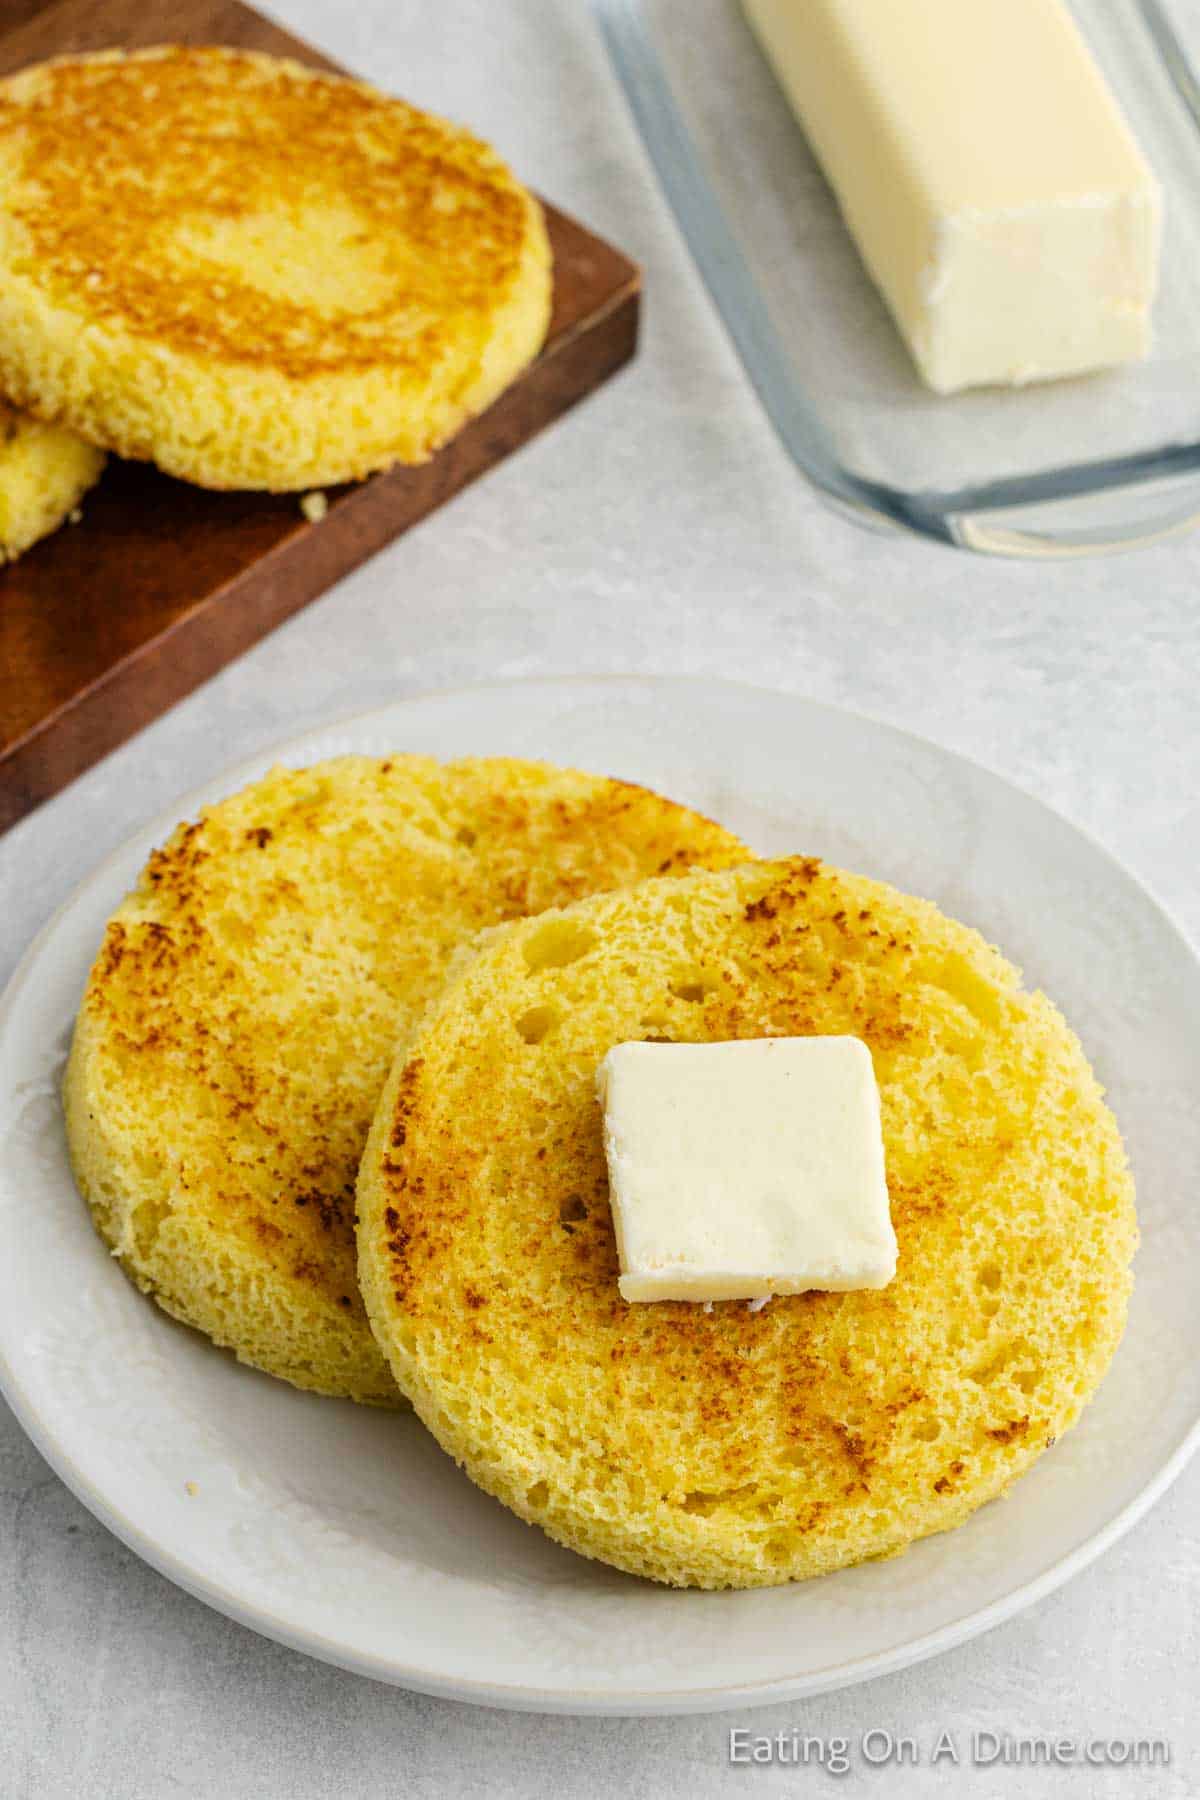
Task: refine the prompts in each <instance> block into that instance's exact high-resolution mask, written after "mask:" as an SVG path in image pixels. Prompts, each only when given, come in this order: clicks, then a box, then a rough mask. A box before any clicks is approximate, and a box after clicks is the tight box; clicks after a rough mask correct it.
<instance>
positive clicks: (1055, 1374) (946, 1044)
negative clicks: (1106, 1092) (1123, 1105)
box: [358, 859, 1137, 1588]
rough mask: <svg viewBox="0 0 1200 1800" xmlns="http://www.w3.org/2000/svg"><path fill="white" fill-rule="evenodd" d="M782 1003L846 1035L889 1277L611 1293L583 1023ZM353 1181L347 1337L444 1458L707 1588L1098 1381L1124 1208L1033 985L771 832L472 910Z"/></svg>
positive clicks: (726, 1015)
mask: <svg viewBox="0 0 1200 1800" xmlns="http://www.w3.org/2000/svg"><path fill="white" fill-rule="evenodd" d="M813 1033H815V1034H822V1035H824V1034H842V1033H850V1034H853V1035H856V1036H858V1037H861V1038H863V1039H864V1040H865V1041H866V1043H867V1044H868V1045H869V1047H870V1050H871V1053H872V1056H873V1058H874V1064H875V1071H876V1076H877V1079H878V1082H879V1086H880V1091H881V1099H882V1112H883V1130H884V1142H885V1149H886V1157H887V1172H888V1184H889V1190H890V1194H891V1208H892V1216H893V1221H894V1223H895V1227H896V1233H897V1237H898V1240H899V1248H900V1256H899V1269H898V1273H897V1275H896V1277H895V1279H894V1280H893V1282H892V1283H891V1284H890V1285H889V1286H888V1287H887V1288H884V1289H882V1290H873V1291H860V1292H855V1293H845V1294H827V1293H809V1294H801V1295H796V1296H791V1297H787V1298H778V1297H777V1298H775V1299H773V1300H772V1301H771V1302H770V1303H769V1304H768V1305H767V1306H766V1307H765V1308H764V1309H763V1310H761V1311H759V1312H752V1311H751V1310H750V1309H749V1308H748V1306H747V1305H746V1303H745V1302H743V1301H725V1302H721V1303H717V1304H715V1305H714V1306H713V1307H712V1310H711V1311H706V1310H705V1309H704V1308H703V1307H701V1306H699V1305H696V1304H687V1303H681V1302H675V1301H659V1302H651V1303H635V1304H629V1303H627V1302H626V1301H624V1300H622V1299H621V1297H620V1295H619V1293H618V1291H617V1274H618V1265H617V1253H616V1248H615V1244H614V1237H613V1226H612V1218H611V1210H610V1205H609V1198H608V1182H607V1177H606V1170H605V1159H604V1151H603V1145H602V1135H601V1114H600V1108H599V1105H598V1102H597V1099H596V1094H595V1088H594V1078H595V1073H596V1068H597V1065H598V1064H599V1062H600V1060H601V1058H602V1057H603V1055H604V1054H605V1052H606V1051H607V1050H609V1049H610V1048H611V1047H612V1045H614V1044H616V1043H619V1042H622V1041H627V1040H633V1039H645V1038H656V1039H669V1040H679V1041H686V1042H694V1041H704V1040H726V1039H735V1038H745V1037H761V1036H772V1035H785V1036H792V1035H807V1034H813ZM358 1209H359V1218H360V1224H359V1251H360V1259H359V1274H360V1280H361V1283H362V1290H363V1295H364V1298H365V1300H366V1303H367V1308H368V1311H369V1313H370V1316H371V1319H372V1322H373V1324H374V1327H375V1331H376V1334H377V1336H378V1337H379V1340H380V1342H381V1343H382V1344H383V1345H384V1346H385V1347H386V1349H387V1352H388V1356H389V1359H390V1361H391V1364H392V1367H393V1369H394V1371H395V1374H396V1377H397V1380H398V1381H399V1382H400V1384H401V1385H402V1386H403V1388H404V1389H405V1391H406V1392H407V1393H408V1394H409V1396H410V1397H411V1399H412V1400H413V1403H414V1405H415V1407H416V1409H417V1411H418V1413H419V1414H420V1416H421V1418H422V1419H423V1420H424V1421H425V1423H426V1424H427V1425H428V1426H429V1427H430V1429H431V1430H432V1431H433V1432H434V1433H435V1435H436V1436H437V1438H438V1439H439V1441H440V1442H441V1443H442V1445H443V1446H444V1447H445V1448H446V1449H447V1450H448V1451H449V1452H450V1453H451V1454H452V1455H453V1456H455V1457H456V1458H457V1459H458V1460H459V1461H460V1462H461V1463H462V1464H463V1466H464V1467H465V1468H466V1470H467V1473H468V1474H469V1475H470V1476H471V1477H472V1478H473V1479H474V1480H475V1481H477V1482H478V1483H479V1484H480V1486H482V1487H484V1488H486V1489H487V1490H488V1492H490V1493H492V1494H495V1495H497V1496H498V1497H499V1498H500V1499H501V1500H503V1501H504V1502H505V1503H506V1504H507V1505H508V1506H510V1507H511V1508H512V1509H513V1510H514V1511H515V1512H517V1513H518V1514H519V1515H520V1516H521V1517H522V1518H523V1519H527V1520H530V1521H531V1522H534V1523H536V1524H538V1525H541V1526H542V1527H543V1528H544V1529H545V1530H546V1531H547V1532H549V1534H550V1535H551V1536H552V1537H554V1538H557V1539H559V1540H560V1541H561V1542H562V1543H564V1544H568V1545H570V1546H571V1547H572V1548H573V1549H575V1550H578V1551H581V1552H582V1553H583V1554H584V1555H586V1556H593V1557H599V1558H602V1559H603V1560H604V1561H606V1562H610V1563H614V1564H616V1565H617V1566H618V1567H619V1568H622V1569H627V1570H630V1571H632V1572H633V1573H635V1574H639V1575H646V1576H651V1577H653V1578H654V1579H656V1580H659V1581H664V1582H670V1583H673V1584H677V1585H679V1586H697V1587H710V1588H716V1587H725V1586H729V1587H756V1586H767V1585H770V1584H773V1583H777V1582H783V1581H789V1580H792V1579H795V1578H798V1577H804V1576H810V1575H817V1574H820V1573H822V1572H824V1571H827V1570H831V1569H837V1568H840V1567H842V1566H844V1565H846V1564H849V1563H856V1562H859V1561H861V1560H862V1559H864V1558H867V1557H880V1556H891V1555H893V1554H895V1553H896V1552H898V1551H900V1550H902V1549H904V1548H905V1547H906V1546H907V1545H908V1544H910V1543H911V1542H912V1541H913V1540H914V1539H916V1538H920V1537H923V1536H925V1535H926V1534H927V1533H929V1532H935V1531H942V1530H945V1529H946V1528H947V1527H949V1526H952V1525H956V1524H958V1523H959V1522H960V1521H961V1520H963V1519H965V1518H966V1517H967V1515H968V1514H969V1513H971V1512H973V1511H974V1509H975V1508H976V1507H978V1506H979V1505H981V1504H982V1503H983V1502H984V1501H985V1500H990V1499H991V1498H992V1497H993V1496H994V1495H997V1494H1000V1493H1002V1492H1003V1491H1004V1489H1005V1488H1006V1487H1007V1486H1008V1485H1009V1483H1010V1482H1011V1481H1012V1480H1013V1479H1014V1478H1015V1477H1016V1476H1018V1475H1020V1474H1021V1473H1022V1471H1023V1470H1025V1469H1027V1468H1028V1467H1029V1465H1030V1464H1031V1463H1032V1462H1033V1461H1034V1459H1035V1458H1036V1457H1037V1456H1039V1455H1040V1454H1041V1452H1042V1451H1043V1450H1044V1449H1045V1448H1046V1446H1047V1445H1049V1444H1051V1443H1053V1441H1054V1439H1055V1438H1056V1437H1057V1436H1058V1435H1059V1434H1060V1433H1062V1432H1063V1431H1065V1430H1066V1429H1067V1427H1068V1426H1069V1425H1070V1424H1071V1423H1072V1422H1073V1420H1074V1419H1075V1418H1076V1417H1077V1416H1078V1414H1079V1412H1080V1409H1081V1408H1082V1406H1083V1404H1084V1402H1085V1401H1086V1400H1087V1399H1088V1397H1089V1396H1090V1395H1091V1393H1092V1392H1093V1390H1094V1389H1095V1387H1096V1385H1097V1383H1098V1382H1099V1380H1100V1378H1101V1376H1102V1375H1103V1373H1104V1370H1105V1367H1106V1365H1107V1364H1108V1361H1109V1359H1110V1357H1111V1356H1112V1353H1113V1350H1114V1349H1115V1347H1116V1344H1117V1341H1118V1339H1119V1337H1120V1334H1121V1330H1122V1326H1123V1322H1124V1318H1125V1310H1126V1301H1127V1296H1128V1294H1129V1290H1130V1280H1131V1278H1130V1260H1131V1257H1132V1255H1133V1251H1134V1248H1135V1244H1136V1237H1137V1230H1136V1222H1135V1215H1134V1203H1133V1188H1132V1183H1131V1180H1130V1176H1129V1173H1128V1171H1127V1167H1126V1161H1125V1156H1124V1152H1123V1149H1122V1145H1121V1139H1120V1136H1119V1134H1118V1131H1117V1127H1116V1124H1115V1122H1114V1120H1113V1118H1112V1115H1111V1114H1110V1112H1109V1111H1108V1109H1107V1108H1106V1106H1105V1105H1104V1103H1103V1100H1102V1098H1101V1090H1100V1088H1099V1087H1098V1085H1097V1083H1096V1080H1095V1078H1094V1077H1093V1075H1092V1072H1091V1070H1090V1068H1089V1067H1088V1064H1087V1061H1086V1059H1085V1057H1084V1054H1083V1051H1082V1050H1081V1048H1080V1046H1079V1043H1078V1042H1077V1040H1076V1038H1075V1037H1074V1036H1073V1035H1072V1033H1071V1031H1070V1030H1069V1029H1068V1028H1067V1026H1066V1025H1065V1023H1064V1022H1063V1020H1062V1018H1061V1017H1060V1015H1059V1014H1058V1013H1057V1012H1056V1011H1055V1009H1054V1007H1053V1006H1052V1005H1051V1004H1050V1002H1049V1001H1048V1000H1047V999H1046V998H1045V997H1044V996H1043V995H1042V994H1039V993H1028V992H1026V991H1024V990H1023V989H1022V987H1021V986H1020V979H1019V976H1018V972H1017V971H1016V970H1015V969H1014V968H1013V967H1011V965H1010V964H1008V963H1007V962H1005V961H1004V959H1003V958H1002V957H1001V956H1000V955H999V953H998V952H997V951H996V950H994V949H992V948H990V947H989V946H988V945H987V944H986V943H985V942H984V940H983V939H982V938H981V937H979V936H977V934H976V933H975V932H974V931H971V930H968V929H967V928H966V927H965V926H963V925H960V924H957V923H955V921H954V920H952V919H948V918H946V917H944V916H943V915H942V914H941V913H940V912H938V911H937V909H936V908H935V907H933V906H932V905H930V904H929V903H927V902H925V901H921V900H915V899H911V898H909V897H907V896H906V895H903V894H900V893H897V892H896V891H895V890H893V889H891V888H888V887H885V886H883V885H881V884H879V883H877V882H873V881H868V880H865V879H863V878H861V877H859V876H856V875H850V874H846V873H844V872H842V871H840V870H837V869H833V868H827V867H823V866H821V865H820V864H818V863H816V862H813V861H807V860H798V859H797V860H790V861H784V862H778V863H760V864H757V865H753V866H749V867H747V868H745V869H741V870H734V871H732V872H728V873H723V874H705V873H698V874H694V875H689V876H687V877H685V878H684V879H682V880H680V881H678V882H675V883H667V882H662V881H652V882H648V883H646V884H644V885H643V886H642V887H640V888H633V889H630V890H628V891H625V892H622V893H619V894H612V895H608V896H603V897H600V898H596V899H592V900H587V901H583V902H581V903H580V904H578V905H575V906H572V907H570V908H568V909H565V910H562V911H559V912H555V913H548V914H546V915H545V916H544V917H543V918H540V919H535V920H529V921H525V922H522V923H519V924H516V925H513V926H511V927H507V928H504V929H503V930H501V931H499V932H497V933H495V934H494V935H493V936H492V938H491V939H490V940H489V943H488V946H487V948H486V949H485V950H484V951H483V952H482V953H481V954H480V956H479V957H478V958H477V959H476V960H475V961H474V962H472V963H471V964H470V965H469V966H468V967H466V968H465V969H464V970H463V971H462V972H461V973H460V974H459V975H458V976H457V977H456V979H455V980H454V982H453V983H452V984H451V986H450V987H449V988H448V989H447V991H446V992H445V994H444V995H443V997H442V999H441V1000H440V1001H439V1002H438V1003H437V1005H436V1006H435V1007H434V1009H433V1010H432V1011H431V1014H430V1015H429V1018H428V1020H427V1022H426V1025H425V1027H424V1029H423V1030H422V1032H421V1033H420V1035H419V1036H418V1038H417V1040H416V1041H415V1044H414V1045H413V1046H412V1048H411V1055H410V1056H409V1057H408V1058H407V1059H404V1058H401V1059H400V1060H399V1061H398V1063H397V1066H396V1067H395V1069H394V1070H393V1072H392V1074H391V1076H390V1077H389V1081H388V1085H387V1087H386V1089H385V1092H384V1096H383V1099H382V1101H381V1105H380V1109H379V1113H378V1115H377V1117H376V1121H375V1124H374V1126H373V1127H372V1132H371V1137H370V1140H369V1143H368V1147H367V1151H366V1153H365V1156H364V1159H363V1165H362V1172H361V1175H360V1179H359V1191H358Z"/></svg>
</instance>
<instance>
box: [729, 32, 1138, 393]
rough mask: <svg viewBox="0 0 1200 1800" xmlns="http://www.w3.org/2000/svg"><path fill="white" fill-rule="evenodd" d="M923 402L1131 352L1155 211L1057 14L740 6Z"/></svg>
mask: <svg viewBox="0 0 1200 1800" xmlns="http://www.w3.org/2000/svg"><path fill="white" fill-rule="evenodd" d="M744 6H745V10H746V14H747V17H748V18H749V20H750V23H751V25H752V27H753V29H754V31H755V32H756V33H757V35H758V37H759V39H760V41H761V43H762V45H763V48H764V49H765V51H766V53H767V56H768V58H769V59H770V61H771V62H772V63H773V65H774V68H775V70H776V73H777V75H778V77H779V80H780V82H781V83H782V86H783V88H784V90H785V92H786V93H787V95H788V97H789V99H790V100H791V103H792V106H793V108H794V110H795V112H796V114H797V116H798V118H799V120H800V123H801V125H802V126H803V127H804V130H805V132H806V133H807V136H808V138H809V141H810V143H811V144H812V147H813V149H814V151H815V153H816V155H817V158H818V160H819V161H820V163H821V165H822V167H823V168H824V171H825V174H826V176H827V177H828V179H829V182H830V185H831V186H832V187H833V189H834V192H835V194H836V195H837V198H838V201H839V203H840V205H841V208H842V212H843V213H844V215H845V219H846V223H847V224H848V226H849V228H850V231H851V233H852V234H853V236H854V238H855V241H856V243H857V245H858V248H859V251H860V252H861V254H862V258H863V261H864V262H865V263H866V265H867V268H868V270H869V271H870V274H871V275H872V277H873V279H874V281H875V283H876V285H877V286H878V287H879V289H880V291H881V292H882V294H883V296H884V299H885V300H886V301H887V303H888V306H889V307H890V308H891V311H892V314H893V316H894V317H895V320H896V323H897V325H898V326H899V328H900V331H901V333H902V334H903V336H904V338H905V339H906V341H907V343H908V345H909V348H910V350H911V351H912V355H913V358H914V360H915V361H916V364H917V367H918V369H919V371H920V373H921V375H922V377H923V378H924V380H925V381H926V382H927V383H928V385H929V386H930V387H931V388H934V389H935V390H936V391H937V392H939V393H951V392H953V391H955V390H956V389H960V388H967V387H975V386H981V385H985V384H991V383H1024V382H1030V381H1044V380H1047V379H1049V378H1051V377H1055V376H1063V375H1072V374H1080V373H1083V372H1085V371H1087V370H1091V369H1097V368H1101V367H1104V366H1107V365H1110V364H1115V363H1121V362H1126V361H1129V360H1132V359H1135V358H1138V357H1142V356H1144V355H1145V354H1146V352H1147V351H1148V349H1149V345H1150V313H1151V307H1152V304H1153V300H1154V293H1155V288H1156V286H1157V280H1158V260H1159V243H1160V238H1161V228H1162V201H1161V196H1160V192H1159V188H1158V183H1157V182H1156V180H1155V177H1154V174H1153V172H1152V171H1151V169H1150V166H1149V164H1148V163H1147V161H1146V159H1145V157H1144V156H1143V154H1142V152H1141V150H1140V149H1139V147H1138V145H1137V142H1136V141H1135V139H1134V137H1133V134H1132V132H1131V130H1130V128H1129V126H1128V124H1127V122H1126V120H1125V118H1124V116H1123V114H1122V112H1121V109H1120V107H1119V106H1118V104H1117V101H1116V99H1115V97H1114V96H1113V94H1112V91H1111V89H1110V88H1109V87H1108V84H1107V83H1106V81H1105V79H1104V77H1103V75H1102V74H1101V72H1100V70H1099V68H1098V67H1097V65H1096V63H1095V61H1094V60H1093V58H1092V55H1091V53H1090V51H1089V49H1088V47H1087V44H1086V43H1085V41H1084V39H1083V37H1082V36H1081V35H1080V32H1079V29H1078V27H1077V26H1076V24H1075V22H1074V21H1073V19H1072V18H1071V16H1070V14H1069V12H1068V11H1067V8H1066V6H1065V5H1064V4H1063V3H1062V0H744Z"/></svg>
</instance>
